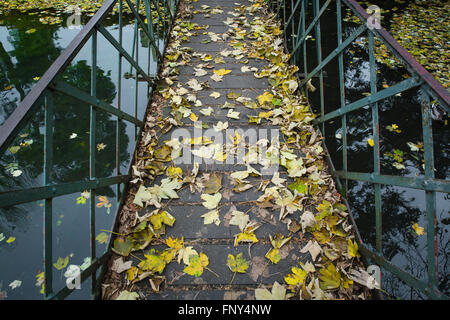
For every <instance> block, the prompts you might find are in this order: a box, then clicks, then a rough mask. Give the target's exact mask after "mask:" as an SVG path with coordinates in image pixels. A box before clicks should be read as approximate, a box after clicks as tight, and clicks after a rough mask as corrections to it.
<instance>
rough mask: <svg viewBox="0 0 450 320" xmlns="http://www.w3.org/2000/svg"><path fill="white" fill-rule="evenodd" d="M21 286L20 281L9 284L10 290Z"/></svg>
mask: <svg viewBox="0 0 450 320" xmlns="http://www.w3.org/2000/svg"><path fill="white" fill-rule="evenodd" d="M21 285H22V281H20V280H14V281H13V282H11V283H10V284H9V286H10V287H11V289H12V290H14V289H16V288H18V287H20V286H21Z"/></svg>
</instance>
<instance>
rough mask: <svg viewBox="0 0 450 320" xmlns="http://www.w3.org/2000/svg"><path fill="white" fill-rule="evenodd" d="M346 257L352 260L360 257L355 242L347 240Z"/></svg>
mask: <svg viewBox="0 0 450 320" xmlns="http://www.w3.org/2000/svg"><path fill="white" fill-rule="evenodd" d="M347 248H348V255H349V256H350V257H353V258H357V257H359V256H360V254H359V253H358V244H357V243H356V241H355V242H353V241H352V240H351V239H350V238H349V239H348V246H347Z"/></svg>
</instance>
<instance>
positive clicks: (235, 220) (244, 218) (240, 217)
mask: <svg viewBox="0 0 450 320" xmlns="http://www.w3.org/2000/svg"><path fill="white" fill-rule="evenodd" d="M231 214H232V216H233V217H232V218H231V219H230V224H232V225H235V226H238V227H239V229H241V231H243V230H244V229H245V226H246V225H247V224H248V222H249V221H250V216H249V215H248V214H245V213H244V212H242V211H238V210H233V212H231Z"/></svg>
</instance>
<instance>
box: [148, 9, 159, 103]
mask: <svg viewBox="0 0 450 320" xmlns="http://www.w3.org/2000/svg"><path fill="white" fill-rule="evenodd" d="M158 7H159V4H158ZM145 14H146V16H147V26H148V31H149V33H150V34H151V35H152V36H153V39H157V40H156V41H157V43H159V32H158V31H159V19H158V25H157V26H156V35H157V37H156V38H155V34H154V33H153V18H152V6H151V3H150V1H149V0H145ZM158 17H160V15H159V13H158ZM151 47H152V46H151V45H150V39H149V46H148V50H147V53H148V67H147V74H148V75H149V76H151V73H150V72H151V67H150V66H151V56H152V50H151ZM149 90H150V83H148V82H147V97H148V96H149V93H150V92H149Z"/></svg>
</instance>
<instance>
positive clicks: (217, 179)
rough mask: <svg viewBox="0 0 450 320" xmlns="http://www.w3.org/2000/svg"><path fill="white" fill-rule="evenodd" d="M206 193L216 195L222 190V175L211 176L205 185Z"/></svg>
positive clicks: (214, 174)
mask: <svg viewBox="0 0 450 320" xmlns="http://www.w3.org/2000/svg"><path fill="white" fill-rule="evenodd" d="M203 186H204V187H205V193H208V194H215V193H217V192H219V190H220V189H221V188H222V175H220V174H216V173H213V174H211V175H210V176H209V179H208V181H206V182H204V183H203Z"/></svg>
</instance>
